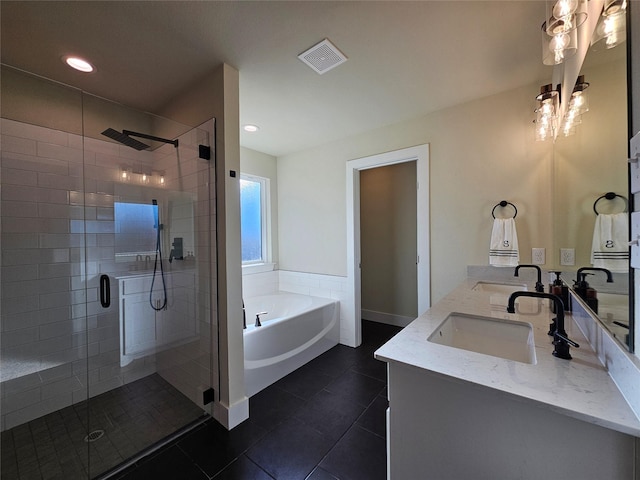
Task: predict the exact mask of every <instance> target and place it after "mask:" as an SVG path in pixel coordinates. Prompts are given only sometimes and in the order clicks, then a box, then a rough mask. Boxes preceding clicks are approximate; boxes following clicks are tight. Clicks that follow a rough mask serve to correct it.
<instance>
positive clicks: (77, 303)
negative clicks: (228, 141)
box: [0, 66, 217, 479]
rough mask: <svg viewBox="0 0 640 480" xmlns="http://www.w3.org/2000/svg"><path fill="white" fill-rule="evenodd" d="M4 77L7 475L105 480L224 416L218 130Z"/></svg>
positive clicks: (26, 77)
mask: <svg viewBox="0 0 640 480" xmlns="http://www.w3.org/2000/svg"><path fill="white" fill-rule="evenodd" d="M2 80H3V81H2V99H3V103H2V111H1V117H2V118H1V120H0V121H1V122H2V123H1V133H2V145H1V164H0V167H1V169H0V189H1V190H0V193H1V201H0V213H1V217H2V223H1V244H0V247H1V250H2V263H1V270H0V272H1V276H0V286H1V297H0V302H1V311H2V322H1V330H0V332H1V335H2V337H1V350H0V360H1V363H0V393H1V401H2V410H1V430H2V433H1V439H0V441H1V451H2V458H1V472H0V476H1V477H2V478H3V479H5V478H7V479H9V478H16V479H20V478H33V477H37V478H40V477H39V476H38V474H40V475H42V478H54V477H56V478H66V479H76V478H77V479H81V478H96V477H100V476H104V475H107V474H108V473H109V472H114V471H117V469H118V468H120V467H119V466H122V465H124V464H126V462H127V461H131V459H134V458H136V457H137V456H138V455H140V453H141V452H144V451H146V450H148V449H149V448H153V446H154V445H157V444H158V442H161V441H162V439H164V438H166V437H167V436H170V435H172V434H174V433H175V432H177V431H179V430H181V429H184V428H189V426H193V425H196V424H197V423H198V422H201V421H202V420H203V419H205V418H207V417H208V415H210V414H211V413H212V412H211V408H212V405H213V404H212V403H211V400H213V397H212V395H213V391H212V386H215V385H217V337H216V331H215V328H212V324H213V325H215V321H214V322H212V318H213V314H212V305H214V306H215V298H214V297H213V295H215V293H214V292H213V290H212V284H213V285H215V283H213V282H214V281H215V272H214V271H212V257H213V256H214V255H215V244H214V241H215V236H214V235H212V231H213V229H214V226H213V225H212V223H211V222H212V220H211V213H212V206H213V205H214V203H213V201H212V199H213V198H214V197H215V193H214V192H213V188H214V187H213V186H214V184H215V182H214V181H213V175H214V169H213V165H212V163H213V162H211V161H210V160H209V159H208V158H207V157H208V156H212V155H213V153H212V152H211V150H212V145H211V138H212V134H213V120H212V121H210V122H208V123H206V124H204V125H202V126H200V127H199V128H192V127H187V126H185V125H180V124H178V123H176V122H172V121H169V120H167V119H163V118H160V117H157V116H154V115H150V114H147V113H143V112H139V111H135V110H133V109H130V108H127V107H124V106H122V105H119V104H116V103H113V102H110V101H108V100H105V99H101V98H98V97H95V96H92V95H89V94H87V93H85V92H82V91H79V90H77V89H74V88H71V87H68V86H65V85H61V84H58V83H55V82H52V81H49V80H47V79H43V78H40V77H36V76H33V75H30V74H29V73H26V72H22V71H18V70H15V69H12V68H10V67H7V66H2ZM141 144H142V145H141ZM213 310H215V308H214V309H213Z"/></svg>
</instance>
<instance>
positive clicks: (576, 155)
mask: <svg viewBox="0 0 640 480" xmlns="http://www.w3.org/2000/svg"><path fill="white" fill-rule="evenodd" d="M597 46H598V44H596V45H595V46H594V47H597ZM594 47H592V48H591V49H590V50H589V51H588V53H587V56H586V58H585V62H584V64H583V66H582V69H581V71H580V74H581V75H584V80H585V81H586V82H588V83H589V87H588V90H587V93H588V95H589V111H588V112H587V113H585V114H584V115H583V117H582V123H581V124H579V125H578V126H577V128H576V131H575V133H574V134H573V135H571V136H568V137H563V136H561V135H559V136H558V138H557V139H556V142H555V144H554V148H553V152H554V154H553V162H554V165H553V170H552V172H553V179H552V182H553V195H554V197H553V201H554V207H553V209H554V236H553V237H554V247H555V250H556V252H555V255H554V260H553V263H552V265H553V268H554V269H556V270H558V271H561V272H562V273H563V280H564V281H565V283H566V284H567V285H568V286H569V287H573V284H574V282H575V280H576V271H577V269H578V268H580V267H591V266H592V264H591V250H592V240H593V234H594V227H595V222H596V213H595V212H594V203H595V202H596V200H598V198H599V197H601V196H602V195H604V194H605V193H607V192H615V193H616V194H618V195H619V196H618V197H615V198H614V199H612V200H608V199H606V198H603V199H601V200H599V201H598V203H597V205H596V209H597V211H598V213H600V214H613V213H618V212H623V211H624V210H625V206H626V205H625V201H624V199H623V198H622V197H625V198H627V199H628V198H629V194H628V183H627V175H628V173H627V172H628V167H627V156H628V155H627V148H628V127H627V123H628V118H627V54H626V42H625V43H622V44H620V45H618V46H616V47H615V48H612V49H604V48H594ZM564 248H570V249H574V252H575V255H574V256H575V265H563V263H566V262H563V259H562V258H561V249H564ZM590 273H596V274H595V275H593V276H589V277H588V278H587V281H588V282H589V284H590V285H591V286H592V287H594V288H595V289H596V290H597V291H598V293H599V297H601V298H600V299H599V308H598V312H594V313H598V315H599V317H600V319H601V321H602V323H603V325H605V327H606V328H608V329H609V330H610V332H611V333H612V334H613V335H614V336H615V337H616V338H617V339H619V340H620V343H621V344H623V345H624V346H625V348H627V349H628V348H629V347H630V345H629V341H628V339H629V338H631V337H632V335H628V334H629V333H630V332H631V330H630V329H627V328H626V327H625V325H629V324H631V325H630V328H633V322H632V319H630V316H629V297H628V292H629V275H628V273H626V272H619V273H615V274H614V283H606V276H605V275H604V273H602V274H598V272H590ZM600 277H602V278H600Z"/></svg>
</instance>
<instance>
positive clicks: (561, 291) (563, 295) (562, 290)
mask: <svg viewBox="0 0 640 480" xmlns="http://www.w3.org/2000/svg"><path fill="white" fill-rule="evenodd" d="M553 273H555V274H556V278H555V280H554V281H553V283H552V284H551V285H549V293H552V294H553V295H557V296H558V297H560V299H561V300H562V304H563V305H564V311H565V312H570V311H571V305H570V304H569V287H567V286H566V285H565V284H564V282H563V281H562V280H561V279H560V275H561V274H562V272H553ZM551 311H552V312H553V313H556V304H555V302H551Z"/></svg>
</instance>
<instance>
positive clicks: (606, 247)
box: [591, 212, 629, 273]
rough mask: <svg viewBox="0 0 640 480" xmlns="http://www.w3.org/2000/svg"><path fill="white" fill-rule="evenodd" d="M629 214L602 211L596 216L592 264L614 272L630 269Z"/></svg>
mask: <svg viewBox="0 0 640 480" xmlns="http://www.w3.org/2000/svg"><path fill="white" fill-rule="evenodd" d="M628 222H629V216H628V214H627V213H626V212H625V213H612V214H604V213H601V214H599V215H598V216H597V217H596V223H595V226H594V228H593V243H592V245H591V264H592V265H593V266H594V267H599V268H606V269H607V270H611V271H612V272H620V273H624V272H628V271H629V247H628V242H629V223H628Z"/></svg>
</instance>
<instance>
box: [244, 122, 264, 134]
mask: <svg viewBox="0 0 640 480" xmlns="http://www.w3.org/2000/svg"><path fill="white" fill-rule="evenodd" d="M242 128H243V129H244V131H245V132H250V133H254V132H257V131H258V130H260V127H259V126H257V125H250V124H247V125H245V126H243V127H242Z"/></svg>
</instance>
